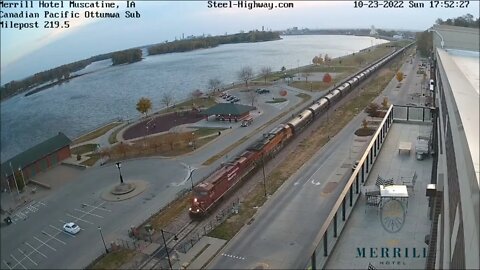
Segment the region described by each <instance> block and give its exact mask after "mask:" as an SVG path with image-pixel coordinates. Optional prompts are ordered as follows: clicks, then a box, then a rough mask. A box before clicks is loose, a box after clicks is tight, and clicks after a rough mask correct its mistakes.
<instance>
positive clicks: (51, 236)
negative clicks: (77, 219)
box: [42, 231, 67, 245]
mask: <svg viewBox="0 0 480 270" xmlns="http://www.w3.org/2000/svg"><path fill="white" fill-rule="evenodd" d="M42 233H43V234H45V235H48V236H50V239H52V238H53V239H55V240H57V241H58V242H60V243H62V244H64V245H66V244H67V243H65V242H63V241H62V240H59V239H57V238H56V237H55V236H53V235H50V234H49V233H47V232H45V231H42Z"/></svg>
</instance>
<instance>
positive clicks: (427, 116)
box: [393, 105, 435, 123]
mask: <svg viewBox="0 0 480 270" xmlns="http://www.w3.org/2000/svg"><path fill="white" fill-rule="evenodd" d="M434 109H435V108H430V107H422V106H408V105H394V106H393V118H394V119H395V121H407V122H429V123H431V122H432V110H434Z"/></svg>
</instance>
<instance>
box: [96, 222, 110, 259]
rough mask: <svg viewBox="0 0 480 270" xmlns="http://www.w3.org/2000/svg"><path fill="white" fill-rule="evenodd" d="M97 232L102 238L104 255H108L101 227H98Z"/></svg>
mask: <svg viewBox="0 0 480 270" xmlns="http://www.w3.org/2000/svg"><path fill="white" fill-rule="evenodd" d="M98 231H99V232H100V237H101V238H102V242H103V247H104V248H105V253H108V248H107V245H106V244H105V239H103V233H102V227H100V226H98Z"/></svg>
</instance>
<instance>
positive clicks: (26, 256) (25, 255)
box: [17, 248, 38, 266]
mask: <svg viewBox="0 0 480 270" xmlns="http://www.w3.org/2000/svg"><path fill="white" fill-rule="evenodd" d="M17 249H18V251H19V252H20V253H22V255H23V256H24V257H25V258H27V259H29V260H30V261H31V262H32V263H33V264H35V265H36V266H38V263H36V262H34V261H33V260H32V259H31V258H30V257H28V255H27V254H25V253H24V252H23V251H22V250H21V249H19V248H17ZM30 254H32V253H30ZM25 258H23V259H25ZM23 259H22V261H23Z"/></svg>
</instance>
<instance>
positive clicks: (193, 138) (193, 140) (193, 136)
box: [192, 132, 195, 150]
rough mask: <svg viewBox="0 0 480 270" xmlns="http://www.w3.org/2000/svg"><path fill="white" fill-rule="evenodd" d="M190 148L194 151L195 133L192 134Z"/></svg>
mask: <svg viewBox="0 0 480 270" xmlns="http://www.w3.org/2000/svg"><path fill="white" fill-rule="evenodd" d="M192 147H193V150H195V132H192Z"/></svg>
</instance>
